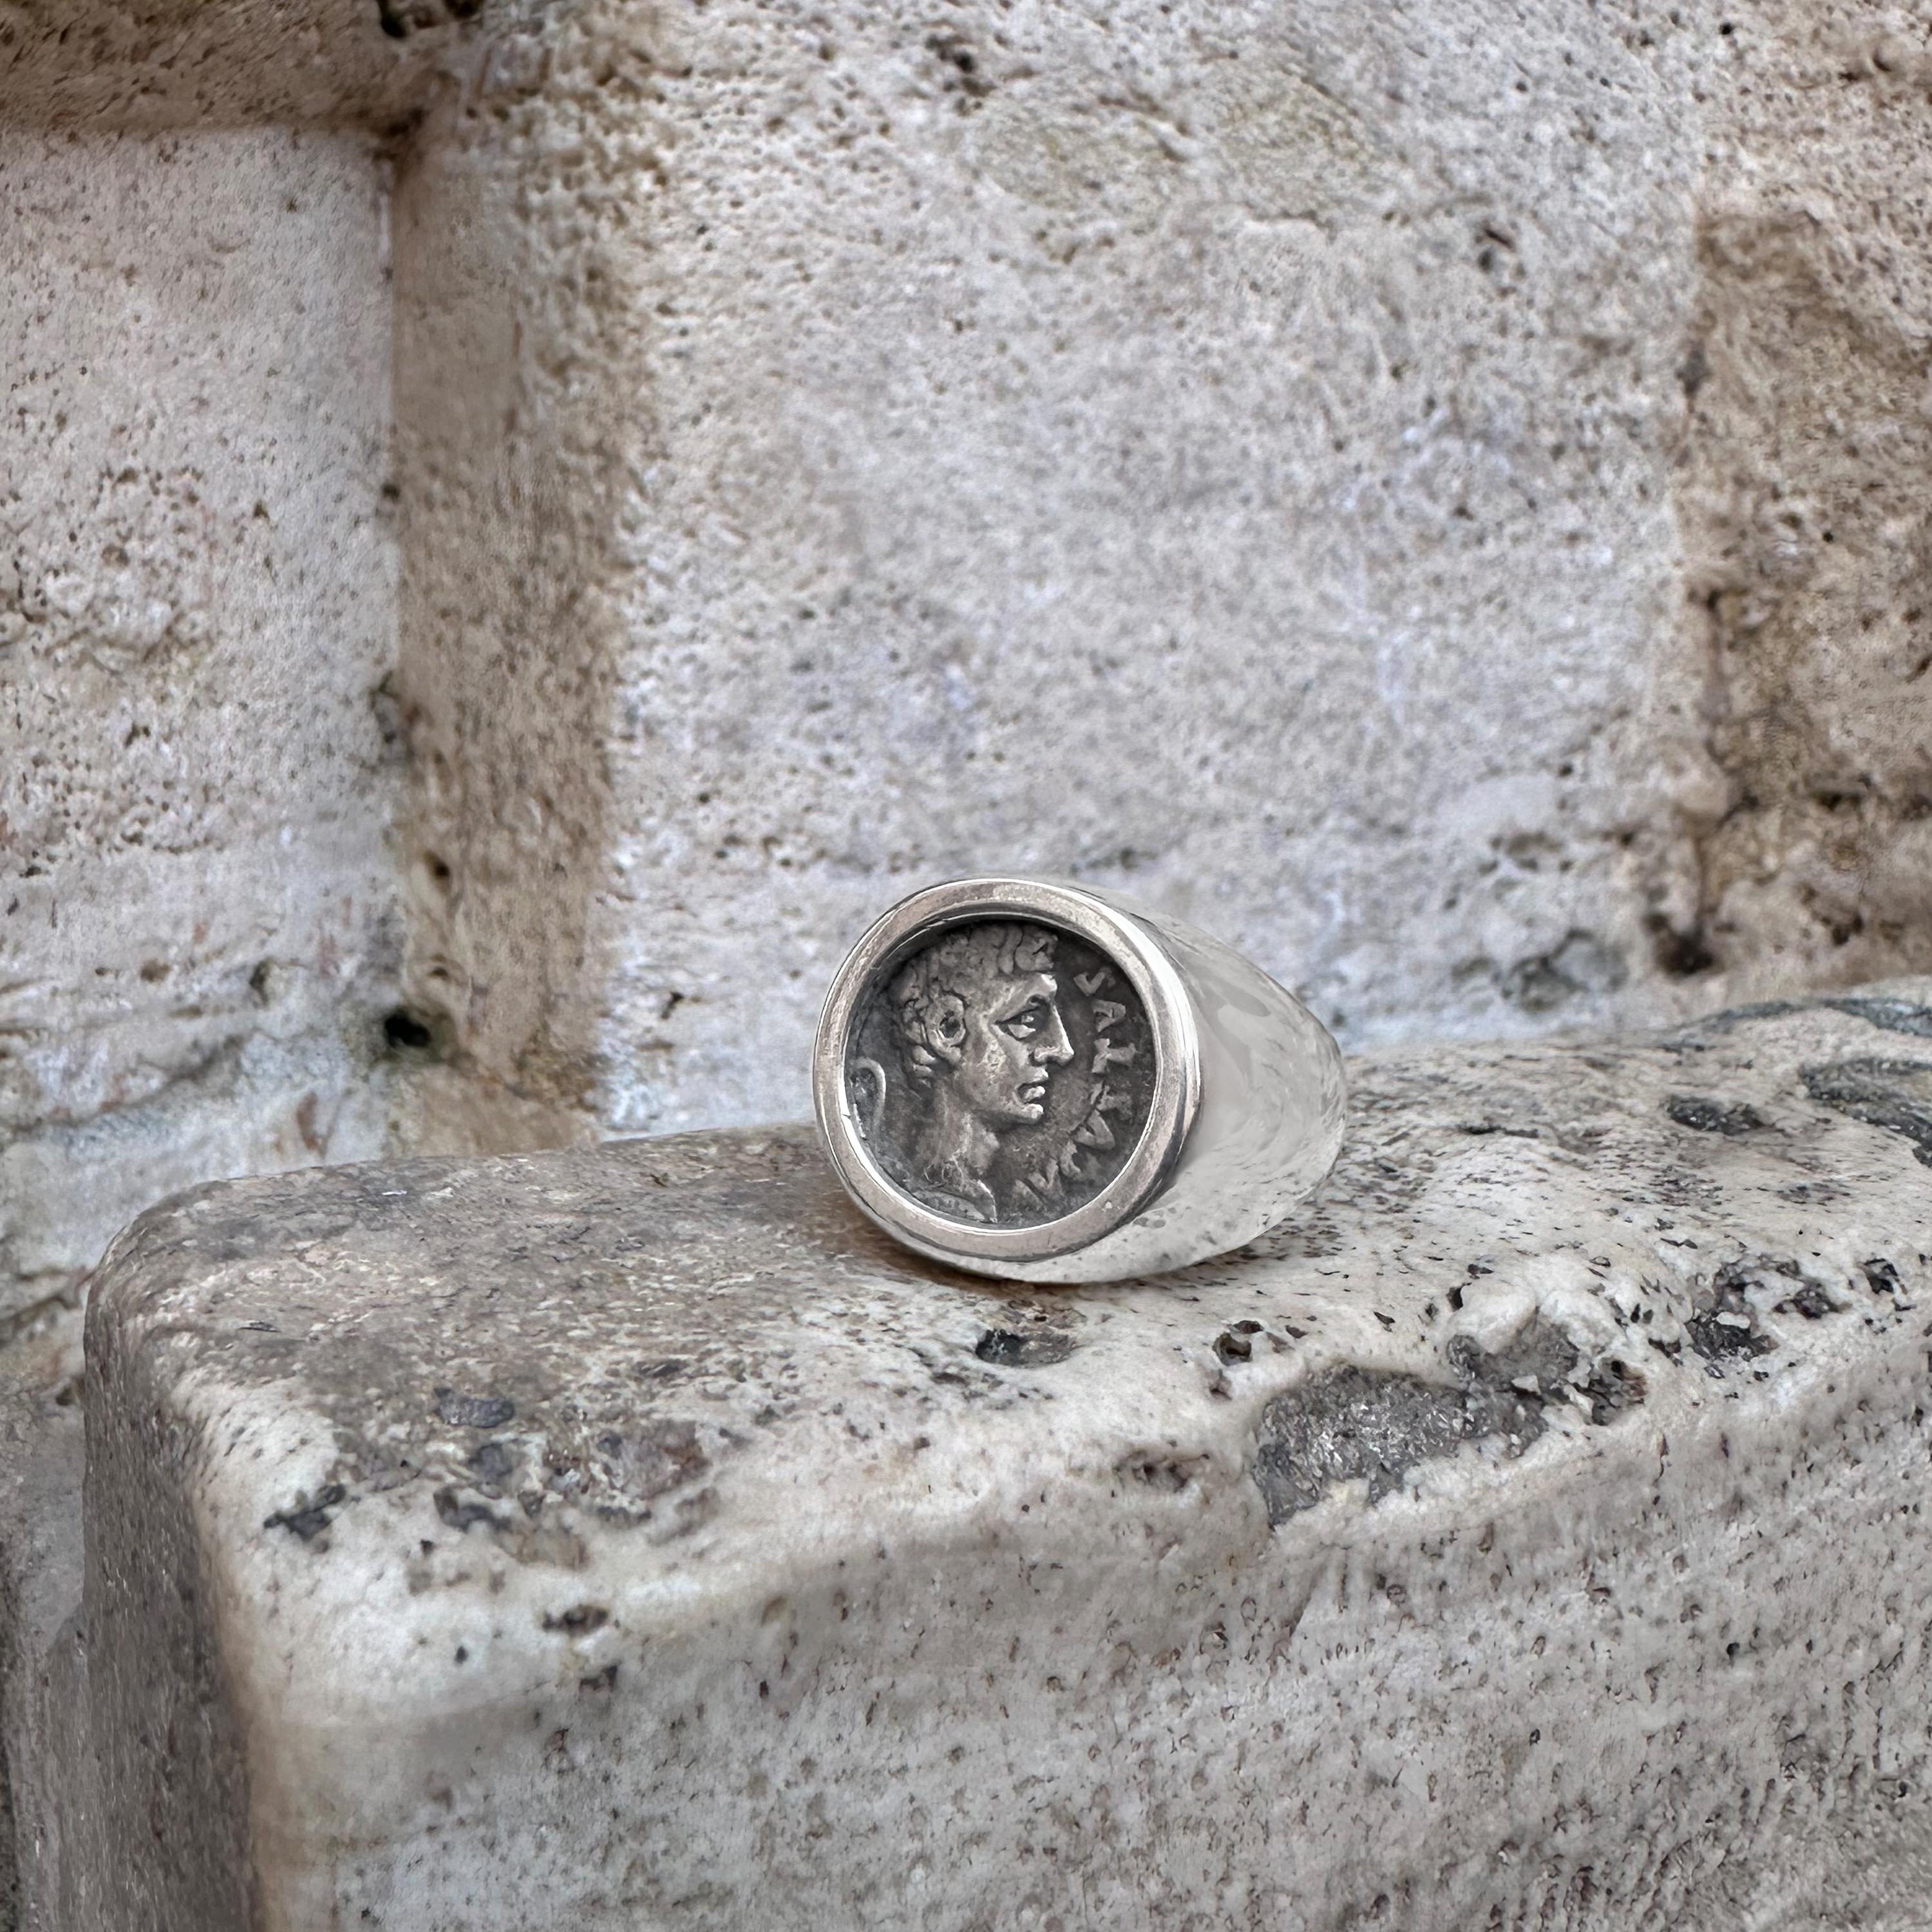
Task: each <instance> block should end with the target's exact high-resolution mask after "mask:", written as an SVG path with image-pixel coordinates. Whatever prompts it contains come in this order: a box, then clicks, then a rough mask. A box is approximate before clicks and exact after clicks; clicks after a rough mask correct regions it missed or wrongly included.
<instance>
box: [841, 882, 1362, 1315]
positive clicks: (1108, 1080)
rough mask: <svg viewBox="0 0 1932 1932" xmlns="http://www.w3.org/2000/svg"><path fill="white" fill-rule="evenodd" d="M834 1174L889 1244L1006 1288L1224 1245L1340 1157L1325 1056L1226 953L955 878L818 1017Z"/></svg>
mask: <svg viewBox="0 0 1932 1932" xmlns="http://www.w3.org/2000/svg"><path fill="white" fill-rule="evenodd" d="M812 1085H813V1097H814V1103H815V1106H816V1109H817V1116H818V1124H819V1131H820V1135H821V1136H822V1138H823V1141H824V1143H825V1146H826V1152H827V1154H829V1157H830V1159H831V1161H832V1166H833V1168H834V1169H835V1171H836V1172H837V1173H838V1176H839V1178H840V1179H841V1181H844V1184H845V1186H846V1187H847V1190H849V1191H850V1193H851V1195H852V1196H853V1199H854V1200H855V1201H856V1202H858V1204H859V1206H860V1207H861V1208H863V1209H864V1210H865V1212H866V1213H867V1214H869V1215H870V1216H871V1217H872V1219H873V1220H875V1221H876V1222H877V1223H878V1224H879V1225H880V1226H881V1227H883V1229H885V1230H886V1232H888V1233H889V1234H890V1235H894V1236H895V1237H896V1238H898V1240H900V1241H903V1242H904V1243H905V1244H907V1246H908V1247H913V1248H915V1249H916V1250H919V1252H920V1253H922V1254H926V1255H929V1256H932V1257H933V1258H934V1259H937V1260H940V1261H944V1262H950V1263H952V1264H953V1265H954V1266H956V1267H958V1268H968V1269H971V1270H973V1271H975V1272H977V1273H979V1274H993V1275H1001V1276H1005V1277H1009V1278H1010V1279H1013V1280H1022V1281H1041V1282H1048V1281H1060V1282H1073V1281H1106V1280H1115V1279H1117V1278H1118V1277H1123V1276H1127V1275H1136V1274H1152V1273H1156V1272H1158V1271H1162V1270H1165V1269H1169V1268H1180V1267H1184V1266H1185V1265H1187V1264H1188V1263H1190V1262H1196V1261H1199V1260H1202V1259H1204V1258H1205V1257H1206V1256H1209V1255H1212V1254H1217V1253H1223V1252H1224V1251H1225V1250H1228V1249H1229V1248H1233V1247H1239V1246H1241V1244H1243V1243H1244V1242H1245V1241H1252V1240H1253V1238H1254V1237H1255V1236H1256V1235H1259V1234H1260V1233H1261V1232H1262V1231H1263V1230H1264V1229H1267V1228H1269V1227H1271V1226H1274V1223H1276V1222H1277V1221H1279V1220H1280V1219H1281V1218H1282V1217H1283V1215H1285V1214H1286V1213H1287V1212H1288V1211H1289V1209H1290V1208H1292V1206H1293V1205H1295V1202H1298V1201H1299V1200H1301V1199H1303V1198H1304V1196H1306V1195H1307V1194H1308V1193H1310V1190H1313V1187H1315V1186H1316V1184H1317V1183H1318V1182H1319V1181H1320V1180H1321V1178H1322V1176H1323V1175H1325V1174H1326V1173H1327V1172H1328V1169H1329V1168H1330V1167H1331V1166H1332V1165H1333V1164H1334V1160H1335V1157H1336V1154H1337V1153H1338V1152H1339V1151H1340V1147H1341V1142H1342V1124H1343V1111H1344V1104H1345V1093H1344V1087H1343V1077H1342V1062H1341V1055H1340V1053H1339V1052H1338V1051H1337V1048H1336V1046H1335V1043H1334V1040H1332V1039H1331V1038H1330V1037H1329V1035H1328V1031H1327V1030H1326V1029H1325V1028H1324V1027H1323V1026H1322V1024H1321V1022H1319V1021H1318V1020H1317V1019H1316V1018H1315V1017H1314V1016H1313V1014H1312V1013H1310V1012H1309V1011H1308V1010H1307V1008H1306V1007H1304V1006H1303V1005H1302V1004H1301V1002H1300V1001H1298V1000H1296V999H1295V998H1294V997H1293V996H1292V995H1290V994H1289V993H1287V992H1285V991H1284V990H1283V989H1282V988H1281V987H1280V986H1277V985H1276V984H1275V983H1274V981H1273V980H1271V979H1269V978H1268V976H1267V975H1266V974H1264V973H1263V972H1262V971H1260V969H1259V968H1257V967H1255V966H1253V965H1250V963H1249V962H1247V960H1246V959H1243V958H1242V957H1241V955H1240V954H1239V953H1236V952H1235V951H1234V950H1232V948H1231V947H1226V946H1224V945H1223V944H1221V943H1220V941H1217V940H1214V939H1211V938H1208V935H1206V934H1205V933H1202V932H1197V931H1196V930H1195V929H1193V927H1191V926H1184V925H1183V924H1182V923H1181V922H1180V921H1179V920H1178V919H1169V918H1167V917H1166V916H1164V915H1163V914H1161V913H1153V912H1150V911H1148V910H1146V909H1145V908H1144V907H1138V906H1136V905H1134V904H1132V903H1131V901H1128V900H1127V899H1124V898H1121V897H1120V896H1119V895H1117V894H1115V893H1112V892H1103V891H1100V890H1097V889H1094V888H1093V887H1091V886H1075V885H1071V884H1065V883H1058V882H1056V881H1054V880H1046V879H1034V878H1025V877H994V878H977V879H962V880H956V881H955V882H953V883H950V884H947V885H941V886H929V887H927V888H926V889H925V890H924V891H922V892H915V893H914V894H913V895H912V896H911V897H910V898H907V899H905V900H904V901H901V903H900V904H898V905H896V906H895V907H893V908H892V910H891V911H890V912H889V913H886V916H884V918H883V919H880V921H879V922H878V923H877V925H876V926H874V927H873V929H871V932H868V933H867V934H866V935H865V937H864V938H862V940H860V941H859V944H857V946H856V947H854V948H853V950H852V953H851V954H850V956H849V957H848V958H847V960H846V961H845V963H844V965H843V966H842V967H841V968H840V969H839V971H838V976H837V977H836V978H835V980H834V981H833V983H832V989H831V992H829V995H827V997H826V1003H825V1009H824V1012H823V1014H822V1015H821V1016H820V1022H819V1028H818V1037H817V1043H816V1046H815V1047H814V1054H813V1064H812Z"/></svg>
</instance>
